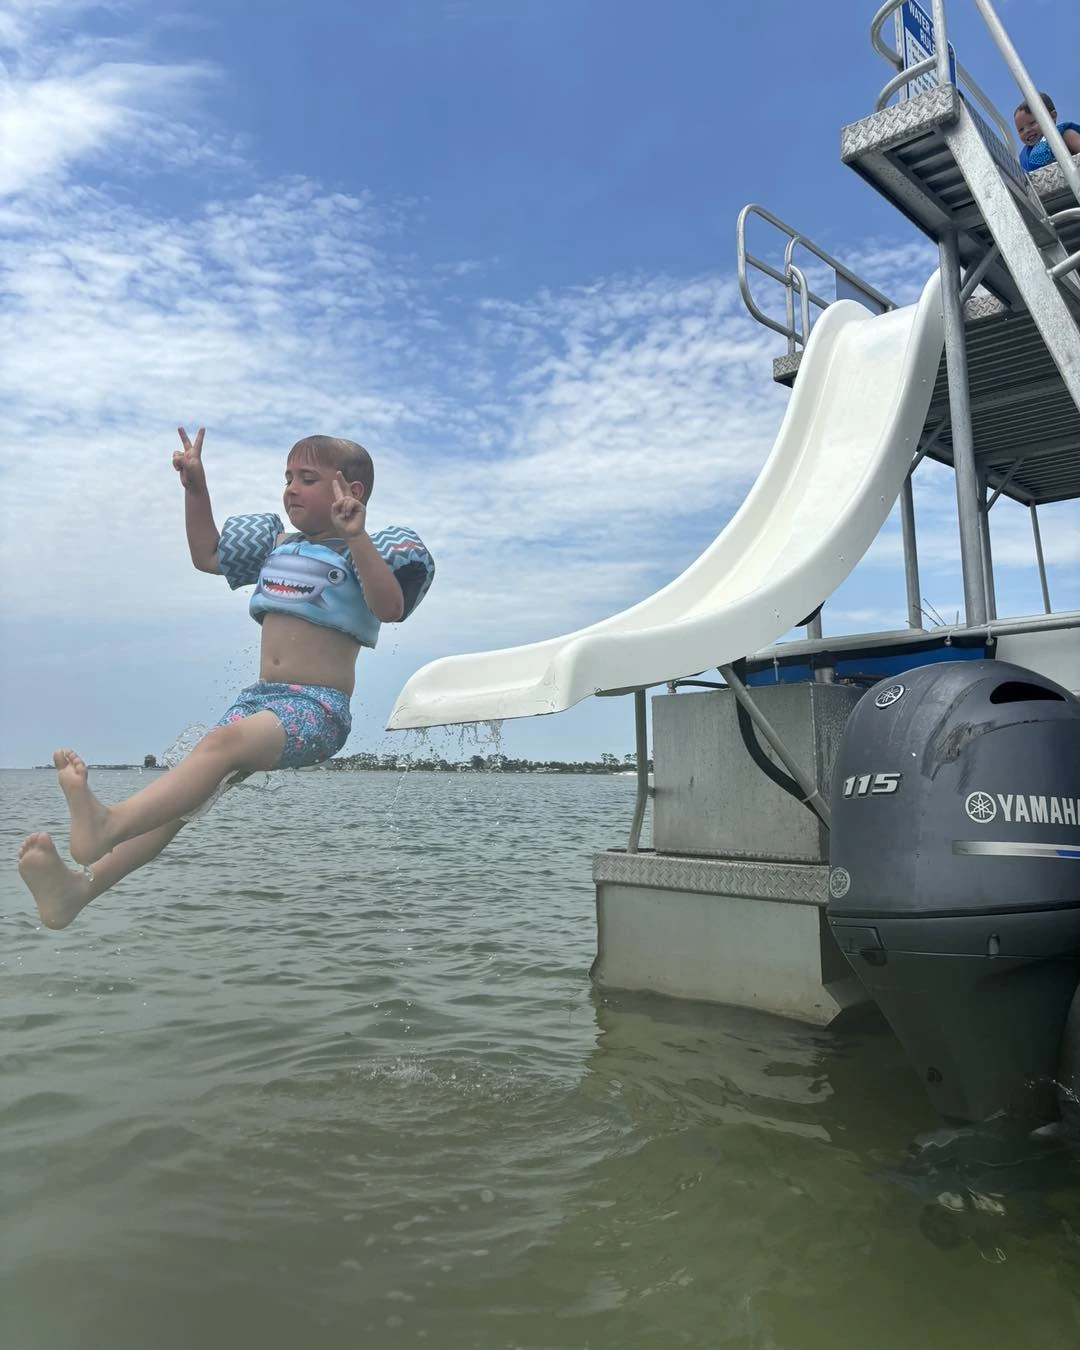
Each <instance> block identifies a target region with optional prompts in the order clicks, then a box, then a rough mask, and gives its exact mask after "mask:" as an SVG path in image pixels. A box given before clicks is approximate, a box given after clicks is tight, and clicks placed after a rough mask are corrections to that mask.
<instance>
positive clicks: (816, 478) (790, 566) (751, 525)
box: [387, 273, 944, 730]
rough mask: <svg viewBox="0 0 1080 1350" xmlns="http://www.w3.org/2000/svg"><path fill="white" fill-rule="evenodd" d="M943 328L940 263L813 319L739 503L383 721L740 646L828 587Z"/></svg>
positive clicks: (524, 696)
mask: <svg viewBox="0 0 1080 1350" xmlns="http://www.w3.org/2000/svg"><path fill="white" fill-rule="evenodd" d="M943 343H944V328H943V321H942V312H941V288H940V281H939V278H938V276H937V274H936V273H935V274H934V276H932V277H931V278H930V280H929V281H928V282H927V284H926V286H925V288H924V290H923V293H922V296H921V298H920V299H919V301H918V303H917V304H915V305H910V306H908V307H906V308H904V309H897V310H892V311H890V312H889V313H887V314H880V315H873V314H871V313H870V312H869V311H868V310H866V309H864V308H863V307H862V306H861V305H859V304H857V303H856V302H855V301H853V300H838V301H837V302H836V303H835V304H833V305H830V306H829V307H828V309H826V310H825V311H824V313H823V314H822V315H821V317H820V318H819V319H818V320H817V322H816V324H815V325H814V327H813V329H812V330H811V333H810V339H809V341H808V343H807V345H806V350H805V353H804V355H803V359H802V362H801V365H800V368H799V375H798V378H797V380H796V381H795V387H794V389H793V390H792V394H791V400H790V402H789V403H788V407H787V411H786V413H785V414H784V420H783V422H782V423H781V426H780V430H779V432H778V434H777V437H776V441H775V443H774V445H773V448H772V451H771V452H770V454H769V457H768V459H767V460H766V461H765V464H764V466H763V467H762V470H761V473H760V474H759V475H758V478H757V481H756V482H755V483H754V485H753V487H752V488H751V489H750V492H749V494H748V495H747V497H746V500H745V501H744V502H743V504H742V506H741V507H740V508H739V510H738V511H737V512H736V513H735V515H734V516H733V517H732V518H731V520H730V521H729V522H728V524H727V525H726V526H725V527H724V529H723V530H722V532H721V533H720V535H719V536H718V537H717V539H716V540H715V541H714V542H713V543H712V544H711V545H710V546H709V548H707V549H706V550H705V552H704V553H703V554H702V555H701V556H700V557H699V558H698V559H697V560H696V561H695V562H693V563H692V564H691V565H690V566H689V567H688V568H687V569H686V571H685V572H683V573H682V575H681V576H679V577H676V578H675V580H674V581H672V582H670V583H669V584H668V585H667V586H665V587H664V588H663V589H662V590H659V591H657V592H656V593H655V594H654V595H651V596H649V598H648V599H647V600H642V601H641V602H640V603H639V604H636V605H633V606H632V607H631V608H630V609H626V610H623V611H622V612H621V613H619V614H615V615H613V616H612V617H611V618H609V619H604V620H602V621H601V622H600V623H595V624H592V625H591V626H590V627H588V628H582V629H579V630H578V631H577V632H575V633H568V634H566V635H565V636H564V637H557V638H550V639H547V640H546V641H543V642H534V643H530V644H528V645H527V646H523V647H508V648H505V649H503V650H501V651H492V652H476V653H470V654H468V655H463V656H449V657H444V658H442V659H441V660H438V661H433V662H431V664H430V665H427V666H424V667H423V668H422V669H421V670H419V671H417V673H416V674H415V675H414V676H413V677H412V678H411V679H410V680H409V681H408V683H407V684H406V685H405V687H404V689H403V690H402V691H401V693H400V694H399V695H398V699H397V702H396V704H395V705H394V709H393V712H392V713H391V715H390V720H389V722H388V724H387V726H388V729H389V730H404V729H406V728H409V727H428V726H445V725H451V724H456V723H461V722H485V721H493V720H496V719H502V718H508V717H533V716H536V715H538V714H540V713H553V712H560V711H562V710H563V709H564V708H569V707H571V706H572V705H573V704H575V703H577V702H579V701H580V700H581V699H583V698H586V697H588V695H590V694H606V693H618V692H621V691H624V690H630V689H640V688H644V687H647V686H649V685H658V684H664V683H665V682H667V681H668V680H675V679H680V678H683V677H686V676H689V675H694V674H697V673H699V672H701V671H704V670H710V669H712V668H713V667H715V666H718V665H726V664H727V663H728V662H731V661H735V660H738V659H739V658H740V657H743V656H750V655H752V654H753V653H754V652H755V651H758V650H759V649H760V648H762V647H765V646H768V645H769V644H770V643H773V642H775V641H776V640H777V639H778V638H780V637H782V636H783V634H784V633H786V632H788V631H789V630H790V629H791V628H793V627H795V626H796V625H797V624H798V623H799V621H800V620H801V619H803V618H804V617H805V616H806V615H807V614H810V613H811V612H812V611H813V610H814V609H816V608H817V606H818V605H820V604H821V603H822V601H824V600H826V599H827V598H828V597H829V596H830V595H831V594H832V592H833V591H834V590H835V589H836V588H837V586H839V585H840V583H841V582H842V581H844V579H845V578H846V577H847V576H848V575H849V574H850V573H851V571H852V570H853V568H854V567H855V565H856V563H857V562H858V561H859V559H860V558H861V557H862V556H863V554H864V553H865V552H866V550H867V549H868V548H869V547H870V545H871V544H872V543H873V541H874V539H875V537H876V536H877V534H878V531H879V530H880V529H881V527H882V525H884V523H885V520H886V517H887V516H888V514H889V511H890V510H891V509H892V505H893V503H894V502H895V500H896V498H897V496H898V495H899V493H900V490H901V488H902V487H903V484H904V479H905V477H906V476H907V473H908V469H909V468H910V466H911V461H912V457H913V456H914V454H915V450H916V447H917V445H918V441H919V437H920V435H921V433H922V429H923V424H924V422H925V420H926V412H927V408H928V407H929V404H930V396H931V393H932V391H933V388H934V381H935V379H936V377H937V370H938V364H939V361H940V359H941V351H942V346H943Z"/></svg>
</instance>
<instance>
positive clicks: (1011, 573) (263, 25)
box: [0, 0, 1080, 766]
mask: <svg viewBox="0 0 1080 1350" xmlns="http://www.w3.org/2000/svg"><path fill="white" fill-rule="evenodd" d="M876 8H877V3H876V0H873V3H863V0H835V2H834V3H833V4H830V5H827V6H822V5H817V4H809V3H806V0H761V2H760V3H758V4H756V5H746V6H737V5H734V4H726V3H725V4H722V5H720V4H716V3H715V0H679V3H678V4H660V3H659V0H397V3H395V4H394V5H385V4H381V3H380V4H376V3H369V2H368V0H306V2H305V4H304V5H299V4H297V3H295V0H288V2H286V0H278V2H275V3H268V2H267V0H262V2H260V0H243V3H241V2H240V0H213V3H211V2H210V0H180V2H179V3H176V4H173V3H170V0H153V3H150V0H147V3H139V2H138V0H131V2H130V3H112V4H88V3H79V2H78V0H0V287H2V293H0V400H2V405H3V418H2V422H0V426H2V429H3V434H2V438H0V486H2V489H3V510H4V527H5V528H4V531H3V536H2V543H0V548H2V550H3V554H2V559H0V563H2V566H3V568H4V572H5V574H6V576H7V579H8V585H7V586H5V587H4V597H3V602H2V609H0V622H2V630H0V636H2V639H3V643H2V647H3V650H2V655H0V678H2V684H3V698H2V700H0V765H4V766H22V765H29V764H39V763H43V762H46V761H47V760H48V756H49V754H50V752H51V751H52V750H53V749H54V748H55V747H57V746H72V747H74V748H75V749H77V750H78V751H79V752H80V753H81V754H83V755H84V756H86V758H87V759H89V760H91V761H96V762H121V761H131V760H139V761H141V759H142V757H143V755H145V754H151V753H152V754H157V755H160V754H161V753H162V752H163V751H164V750H165V749H166V747H168V746H169V745H170V744H171V743H172V742H173V741H174V740H175V738H176V736H177V734H178V733H179V732H181V731H182V730H183V729H184V728H187V727H189V726H191V725H193V724H200V723H201V724H207V723H212V722H213V721H215V720H216V718H217V717H218V716H219V714H220V713H221V712H222V711H223V710H224V708H225V707H227V706H228V704H229V703H230V702H231V701H232V698H233V696H234V694H235V693H236V691H237V690H238V689H239V688H241V687H242V686H244V685H245V684H247V683H249V682H250V681H251V680H253V679H254V678H256V675H257V648H258V628H257V626H256V625H255V624H254V623H253V622H252V621H251V619H250V618H249V617H248V615H247V604H246V600H247V593H246V592H240V593H235V594H234V593H230V592H229V590H228V588H227V586H226V585H225V584H224V582H223V581H222V580H221V579H220V578H216V577H210V576H207V575H204V574H201V573H198V572H196V571H194V569H193V568H192V567H191V564H190V561H189V559H188V554H187V548H186V544H185V539H184V529H183V494H182V490H181V488H180V486H179V483H178V480H177V478H176V475H175V474H174V472H173V470H172V468H171V456H172V452H173V450H174V449H175V448H176V446H177V444H178V442H177V438H176V428H177V426H178V425H186V426H188V427H191V428H194V427H196V426H199V425H205V426H206V428H207V432H206V448H205V453H204V461H205V464H206V468H207V475H208V480H209V484H210V489H211V494H212V497H213V502H214V508H215V513H216V516H217V519H218V522H219V524H220V523H221V521H222V520H224V518H225V517H226V516H228V515H231V514H234V513H240V512H248V511H267V510H275V509H280V493H281V484H282V475H283V472H284V463H285V456H286V453H287V451H288V448H289V446H290V445H291V444H292V443H293V442H294V441H295V440H297V439H299V438H300V437H301V436H304V435H308V434H311V433H315V432H320V433H324V434H330V435H339V436H346V437H350V438H352V439H356V440H360V441H362V442H363V443H364V444H365V445H366V446H367V447H368V448H369V449H370V450H371V452H372V454H373V456H374V458H375V462H376V466H377V485H376V490H375V493H374V496H373V499H372V503H371V510H370V513H369V524H370V527H371V528H372V529H378V528H380V527H381V526H383V525H388V524H404V525H409V526H412V527H413V528H414V529H416V530H417V531H418V532H419V533H420V535H421V536H422V537H423V538H424V540H425V541H426V542H427V544H428V546H429V547H430V549H431V551H432V553H433V554H434V556H435V558H436V562H437V568H438V575H437V579H436V582H435V585H434V587H433V588H432V590H431V592H430V594H429V595H428V597H427V598H426V599H425V601H424V603H423V604H422V606H421V607H420V608H419V609H418V610H417V611H416V613H415V615H413V616H412V617H411V618H410V619H409V620H408V621H407V622H406V623H404V624H402V625H400V626H387V627H385V628H384V630H383V633H382V635H381V638H380V641H379V645H378V648H377V650H376V651H375V652H374V653H371V652H364V653H363V654H362V655H361V658H360V663H359V667H358V681H357V695H356V697H355V699H354V704H353V710H354V730H353V734H352V737H351V738H350V741H349V743H348V745H347V746H346V752H355V751H360V750H374V751H376V752H378V753H380V754H385V753H408V752H409V751H410V750H416V749H417V748H418V744H417V741H416V738H415V737H409V736H403V735H401V734H388V733H386V732H384V730H383V727H384V725H385V721H386V718H387V716H388V714H389V711H390V708H391V706H392V704H393V701H394V699H395V697H396V695H397V693H398V691H399V690H400V689H401V687H402V685H403V684H404V683H405V681H406V680H407V679H408V677H409V676H410V675H411V674H412V673H413V672H414V671H415V670H417V669H418V668H419V667H420V666H422V665H423V664H425V663H426V662H428V661H430V660H432V659H434V658H436V657H439V656H443V655H448V654H451V653H455V652H465V651H476V650H488V649H491V648H496V647H502V646H508V645H515V644H518V643H523V642H529V641H533V640H536V639H540V638H545V637H550V636H553V635H556V634H559V633H564V632H569V631H571V630H573V629H575V628H578V627H580V626H582V625H584V624H586V623H590V622H593V621H595V620H598V619H601V618H604V617H606V616H608V615H609V614H612V613H615V612H617V611H618V610H620V609H622V608H625V607H626V606H628V605H630V604H633V603H635V602H636V601H638V600H640V599H642V598H644V597H645V596H646V595H648V594H650V593H651V592H652V591H654V590H656V589H658V588H659V587H661V586H663V585H664V584H666V583H667V582H668V581H670V580H671V579H672V578H673V577H675V576H677V575H678V574H679V573H680V572H681V571H683V570H684V568H686V567H687V566H688V565H689V564H690V563H691V562H692V561H693V560H694V559H695V558H696V557H697V556H698V555H699V554H700V553H701V552H702V551H703V549H705V548H706V547H707V546H708V544H709V543H710V542H711V541H712V540H713V539H714V538H715V536H716V535H717V534H718V532H719V531H720V530H721V529H722V528H723V525H724V524H725V522H726V521H727V520H728V519H729V518H730V516H731V515H732V513H733V512H734V510H735V509H736V508H737V507H738V505H739V503H740V501H741V500H742V499H743V497H744V496H745V494H746V492H747V490H748V488H749V486H750V485H751V483H752V482H753V480H754V477H755V476H756V474H757V472H758V470H759V469H760V467H761V465H762V463H763V462H764V459H765V457H766V455H767V453H768V451H769V448H770V446H771V444H772V440H773V436H774V434H775V432H776V429H777V427H778V425H779V422H780V419H781V417H782V415H783V411H784V407H785V403H786V400H787V398H788V397H789V395H788V393H787V391H786V390H784V389H782V388H780V387H779V386H776V385H775V384H773V382H772V380H771V361H772V358H773V357H774V356H778V355H780V354H782V352H783V351H784V340H783V339H782V338H781V337H779V336H778V335H776V334H774V333H771V332H769V331H768V330H766V329H765V328H763V327H761V326H760V325H758V324H756V323H755V322H754V321H753V320H752V319H751V318H750V317H749V315H748V314H747V312H746V310H745V308H744V306H743V304H742V301H741V299H740V297H739V294H738V288H737V281H736V275H735V220H736V216H737V214H738V211H739V210H740V208H741V207H742V206H743V205H744V204H746V203H747V202H751V201H754V202H760V203H761V204H763V205H764V206H766V207H767V208H769V209H770V210H771V211H773V212H774V213H776V214H777V215H779V216H780V217H782V218H783V219H785V220H788V221H790V222H791V223H792V224H794V225H796V226H797V227H798V228H799V229H800V230H801V231H802V232H803V233H804V234H806V235H807V236H809V237H810V238H812V239H814V240H816V241H817V242H818V243H820V244H821V245H822V246H823V247H825V248H826V249H828V250H829V251H830V252H831V253H833V254H834V255H836V256H838V257H840V258H842V259H843V260H844V261H846V262H848V263H849V265H852V266H853V267H854V268H855V270H856V271H858V272H860V273H861V274H863V275H865V276H866V277H867V279H868V280H870V281H872V282H873V283H874V284H876V285H877V286H878V287H880V288H881V289H882V290H883V291H885V292H886V293H887V294H888V295H890V296H891V297H892V298H893V299H894V300H896V301H897V302H898V303H908V302H910V301H911V300H913V299H914V297H915V296H917V294H918V293H919V291H920V290H921V288H922V285H923V283H924V282H925V280H926V278H927V277H928V275H929V274H930V272H931V271H932V270H933V268H934V266H935V259H936V254H935V250H934V248H933V247H932V246H931V245H930V244H929V242H928V241H927V240H925V239H924V238H923V237H922V236H920V235H919V234H918V233H917V232H916V231H915V230H914V229H913V227H911V226H910V225H909V224H908V223H907V222H906V221H905V220H904V219H903V218H902V217H900V216H899V215H898V213H896V212H895V211H894V210H893V209H892V208H891V207H890V206H889V205H888V204H887V203H886V202H884V201H883V200H882V199H881V198H879V197H878V196H877V195H876V194H875V193H874V192H873V190H872V189H871V188H869V187H868V186H867V185H866V184H865V183H863V182H862V181H861V180H860V179H859V178H858V177H857V176H856V175H855V174H854V173H852V172H851V171H850V170H849V169H847V168H845V167H844V166H843V165H842V164H841V162H840V158H839V141H840V129H841V127H842V126H843V125H844V124H846V123H847V122H850V121H854V120H856V119H857V118H859V117H862V116H865V115H866V114H868V113H869V112H871V111H872V109H873V104H874V99H875V97H876V94H877V92H878V90H879V88H880V87H881V85H882V84H883V83H884V82H885V80H886V79H887V78H888V77H889V74H890V71H889V69H888V67H887V66H886V65H885V64H884V63H883V61H882V60H881V59H880V57H878V56H876V55H875V54H874V53H873V51H872V50H871V47H870V44H869V38H868V30H869V23H870V19H871V17H872V15H873V13H874V11H875V10H876ZM949 13H950V17H951V22H952V28H951V36H952V40H953V43H954V45H955V46H956V48H957V50H958V52H959V55H960V60H961V62H962V63H963V64H964V65H965V66H967V67H968V68H969V69H970V70H971V71H972V72H973V73H974V74H975V75H976V78H977V79H978V80H979V82H980V83H981V84H982V85H983V87H984V88H985V89H986V91H987V92H988V93H989V94H990V96H991V97H992V98H993V99H994V101H995V102H996V103H997V105H998V106H999V107H1001V108H1003V109H1005V110H1008V109H1011V107H1012V106H1013V105H1014V103H1015V102H1016V101H1017V95H1016V91H1015V89H1014V87H1013V86H1012V84H1011V82H1010V78H1009V76H1008V72H1007V71H1006V69H1005V67H1004V65H1003V63H1002V62H1001V59H1000V57H999V56H998V54H997V52H996V50H995V49H994V48H993V47H992V45H991V44H990V42H989V39H988V37H987V35H986V32H985V30H984V29H983V27H982V24H981V20H980V19H979V17H978V14H977V12H976V10H975V7H974V5H973V4H972V3H970V0H952V2H951V3H950V5H949ZM1001 13H1002V16H1003V18H1004V19H1005V21H1006V23H1008V24H1009V25H1010V27H1011V30H1012V33H1013V37H1014V39H1015V41H1016V42H1017V44H1018V46H1019V48H1020V51H1021V55H1022V56H1023V57H1024V58H1025V59H1026V60H1027V61H1028V64H1029V66H1030V67H1031V68H1032V70H1033V73H1034V75H1035V78H1036V80H1037V82H1038V83H1039V84H1040V86H1041V87H1044V88H1047V89H1049V90H1050V91H1051V92H1052V93H1054V94H1055V97H1056V99H1057V103H1058V107H1059V109H1060V110H1061V115H1062V116H1072V117H1077V116H1080V89H1077V88H1076V84H1075V60H1074V57H1075V53H1076V51H1077V50H1080V7H1077V6H1076V5H1074V4H1071V3H1067V0H1024V4H1023V5H1021V4H1020V0H1012V2H1011V3H1007V4H1002V5H1001ZM1036 20H1037V22H1036ZM1047 24H1051V25H1052V27H1053V30H1054V32H1055V35H1056V36H1055V40H1054V41H1053V42H1047V41H1045V40H1044V38H1045V28H1046V25H1047ZM1036 30H1038V33H1039V34H1041V36H1037V35H1036ZM1070 98H1071V99H1073V101H1074V102H1075V104H1076V106H1075V107H1073V106H1072V104H1071V103H1070V101H1069V100H1070ZM752 247H755V249H757V251H760V252H767V251H768V250H769V248H770V241H769V239H768V238H767V237H766V236H765V235H761V236H755V238H754V239H753V240H752ZM773 256H775V255H773ZM763 296H767V291H766V292H764V293H763ZM916 504H917V515H918V524H919V540H920V564H921V568H922V588H923V593H924V595H925V596H926V597H927V599H928V601H929V602H930V604H931V605H932V606H933V608H934V610H935V611H936V612H937V613H939V614H940V615H941V616H943V617H945V618H947V619H949V620H950V621H951V620H952V619H954V618H955V616H956V614H957V613H958V612H959V611H961V610H962V587H961V582H960V574H959V564H958V546H957V542H956V529H955V509H954V497H953V486H952V478H951V475H950V474H949V473H948V472H946V471H945V470H940V469H935V467H934V466H932V465H928V466H924V469H923V470H920V473H919V474H918V475H917V478H916ZM992 525H993V539H994V548H995V561H996V564H997V566H998V605H999V612H1000V613H1002V614H1010V613H1011V614H1025V613H1032V612H1036V611H1038V609H1039V608H1040V596H1039V589H1038V580H1037V574H1036V572H1035V569H1034V563H1033V554H1032V547H1031V540H1030V529H1029V524H1028V520H1027V515H1026V512H1024V511H1022V510H1021V509H1020V508H1018V507H1016V506H1014V505H1013V504H1011V503H1009V502H1007V501H1000V502H999V503H998V505H997V506H996V507H995V508H994V514H993V517H992ZM1042 525H1043V536H1044V545H1045V548H1046V552H1047V556H1048V562H1049V566H1050V587H1051V594H1052V597H1053V600H1054V602H1055V606H1056V607H1058V608H1069V607H1078V606H1080V581H1078V577H1080V566H1078V564H1080V514H1078V512H1077V509H1076V505H1075V504H1070V505H1066V506H1059V507H1055V508H1049V509H1047V510H1046V511H1045V513H1044V516H1043V520H1042ZM899 559H900V552H899V544H898V533H897V522H896V520H895V517H894V518H893V519H892V520H891V521H890V523H889V525H888V526H887V527H886V530H885V531H884V532H883V534H882V536H881V537H880V539H879V541H878V542H877V543H876V544H875V545H874V546H873V548H872V549H871V550H870V553H869V554H868V555H867V557H866V558H865V559H864V560H863V562H862V563H861V564H860V565H859V567H858V568H857V569H856V571H855V573H854V575H853V576H852V578H851V579H850V580H849V581H848V582H847V583H845V585H844V586H843V587H842V588H841V589H840V590H839V591H838V592H837V594H836V595H835V596H834V597H833V598H832V599H830V601H829V603H828V604H827V605H826V608H825V611H824V624H825V631H826V632H827V633H839V632H845V631H859V630H863V629H890V628H898V627H903V626H904V622H905V617H906V610H905V602H904V589H903V576H902V571H901V568H900V561H899ZM485 738H486V741H485ZM474 741H476V742H477V743H478V744H479V745H480V748H481V750H485V749H490V748H491V745H492V742H491V737H490V733H488V732H486V731H483V730H482V731H481V732H480V733H479V735H478V737H477V736H474V735H468V736H464V735H462V734H461V733H460V732H445V733H434V734H433V736H432V738H431V744H432V745H433V746H434V747H435V748H437V749H439V750H440V751H441V752H443V753H447V754H448V755H449V757H451V758H457V757H461V756H464V757H467V756H468V755H469V754H471V753H473V752H474V750H475V749H476V744H474ZM499 745H500V748H501V749H502V750H503V751H505V752H506V753H509V754H512V755H521V756H527V757H531V758H537V759H548V758H560V759H579V758H596V757H598V756H599V755H600V754H601V753H603V752H609V751H610V752H612V753H615V754H618V755H619V756H622V755H623V754H624V753H625V752H626V751H628V750H630V749H631V748H632V745H633V712H632V702H631V701H630V700H628V699H625V698H623V699H603V700H596V699H592V700H588V701H587V702H586V703H584V704H582V705H579V707H577V708H575V709H573V710H571V711H570V712H567V713H564V714H559V715H558V716H556V717H546V718H538V719H527V720H523V721H520V722H513V723H506V724H505V725H504V726H503V727H502V730H501V738H500V741H499Z"/></svg>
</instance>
